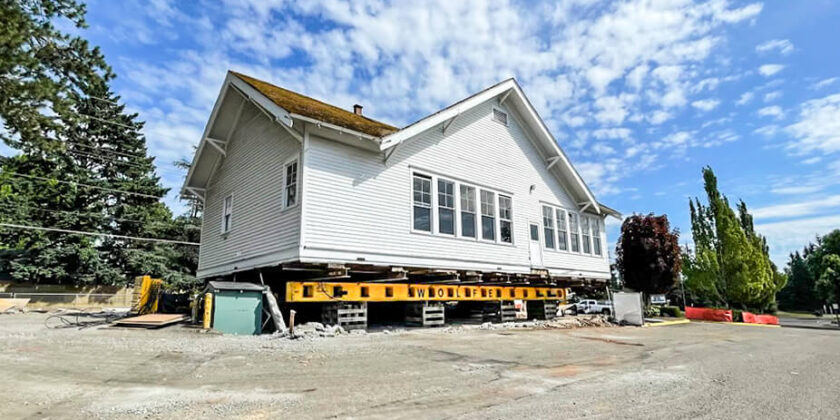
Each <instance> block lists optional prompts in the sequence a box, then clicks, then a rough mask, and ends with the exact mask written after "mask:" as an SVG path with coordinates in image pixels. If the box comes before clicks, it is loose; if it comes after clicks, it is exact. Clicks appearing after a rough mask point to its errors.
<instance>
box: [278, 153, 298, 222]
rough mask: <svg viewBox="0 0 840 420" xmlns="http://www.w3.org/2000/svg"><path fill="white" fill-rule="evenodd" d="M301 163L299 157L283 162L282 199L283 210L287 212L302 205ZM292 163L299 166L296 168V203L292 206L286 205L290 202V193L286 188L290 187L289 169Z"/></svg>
mask: <svg viewBox="0 0 840 420" xmlns="http://www.w3.org/2000/svg"><path fill="white" fill-rule="evenodd" d="M299 162H300V160H299V159H298V157H297V156H295V157H292V158H290V159H289V160H287V161H285V162H283V194H282V196H283V197H282V200H283V202H282V208H283V210H287V209H291V208H294V207H297V205H298V204H300V163H299ZM292 163H294V164H295V165H297V168H295V174H296V176H295V203H294V204H292V205H286V203H287V202H288V201H289V200H288V198H289V197H288V192H287V188H286V187H288V186H289V179H288V168H289V165H291V164H292Z"/></svg>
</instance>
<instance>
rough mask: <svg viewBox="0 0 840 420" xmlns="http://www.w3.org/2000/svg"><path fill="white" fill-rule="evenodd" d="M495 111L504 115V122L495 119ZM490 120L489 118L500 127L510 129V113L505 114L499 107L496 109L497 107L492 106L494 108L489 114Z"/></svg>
mask: <svg viewBox="0 0 840 420" xmlns="http://www.w3.org/2000/svg"><path fill="white" fill-rule="evenodd" d="M496 111H498V112H501V113H503V114H505V121H504V122H502V121H499V120H497V119H496ZM490 118H491V119H492V120H493V121H495V122H497V123H499V124H501V125H503V126H505V127H510V113H509V112H507V111H506V110H504V109H503V108H500V107H498V106H494V107H493V110H492V111H491V112H490Z"/></svg>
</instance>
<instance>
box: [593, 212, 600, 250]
mask: <svg viewBox="0 0 840 420" xmlns="http://www.w3.org/2000/svg"><path fill="white" fill-rule="evenodd" d="M592 249H593V250H594V251H595V255H599V256H600V255H601V222H600V221H599V220H598V219H596V218H593V219H592Z"/></svg>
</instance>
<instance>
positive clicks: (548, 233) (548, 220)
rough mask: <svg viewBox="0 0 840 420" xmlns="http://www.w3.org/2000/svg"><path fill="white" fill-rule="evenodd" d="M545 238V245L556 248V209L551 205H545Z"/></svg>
mask: <svg viewBox="0 0 840 420" xmlns="http://www.w3.org/2000/svg"><path fill="white" fill-rule="evenodd" d="M542 213H543V240H545V247H546V248H549V249H554V210H552V209H551V207H548V206H543V208H542Z"/></svg>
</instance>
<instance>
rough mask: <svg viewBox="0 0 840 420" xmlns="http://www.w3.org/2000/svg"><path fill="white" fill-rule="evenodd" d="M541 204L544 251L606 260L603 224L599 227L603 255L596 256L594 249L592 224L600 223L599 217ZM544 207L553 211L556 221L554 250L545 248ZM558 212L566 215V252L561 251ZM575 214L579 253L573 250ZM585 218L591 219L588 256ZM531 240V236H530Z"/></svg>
mask: <svg viewBox="0 0 840 420" xmlns="http://www.w3.org/2000/svg"><path fill="white" fill-rule="evenodd" d="M539 204H540V223H539V225H540V228H541V229H540V238H541V245H542V248H543V249H544V250H550V251H553V252H562V253H568V254H573V255H579V256H582V257H592V258H599V259H603V258H604V256H605V255H606V252H605V248H604V246H605V244H606V240H605V238H604V235H603V234H604V229H603V225H601V224H599V225H598V228H599V229H600V231H601V232H599V237H600V238H601V255H597V254H595V248H594V246H595V244H594V241H593V238H594V236H593V235H592V223H600V221H599V219H598V217H597V216H591V215H588V214H582V213H580V212H578V211H574V210H570V209H569V208H567V207H564V206H560V205H557V204H552V203H548V202H545V201H540V203H539ZM543 207H550V208H551V209H552V211H553V214H552V218H553V220H554V248H547V247H546V246H545V238H543V236H545V226H544V224H543V219H542V208H543ZM557 210H563V211H564V212H565V213H566V220H565V225H566V249H565V250H563V249H560V247H559V244H560V242H559V241H560V229H559V226H560V225H559V223H558V220H557ZM573 214H574V215H576V217H577V220H578V229H577V232H576V233H577V234H578V241H579V242H578V250H577V251H573V250H572V233H573V232H572V220H571V215H573ZM583 218H587V219H589V232H590V233H589V249H590V251H591V252H589V253H588V254H587V253H584V252H583V222H582V220H583ZM529 239H530V234H529Z"/></svg>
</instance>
